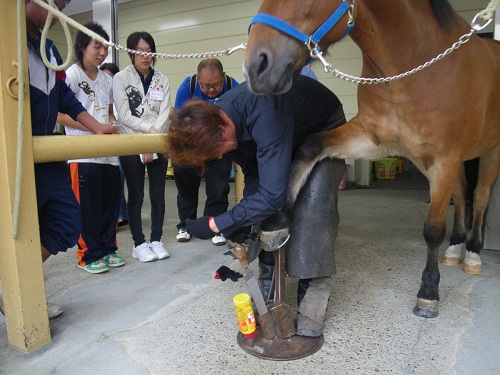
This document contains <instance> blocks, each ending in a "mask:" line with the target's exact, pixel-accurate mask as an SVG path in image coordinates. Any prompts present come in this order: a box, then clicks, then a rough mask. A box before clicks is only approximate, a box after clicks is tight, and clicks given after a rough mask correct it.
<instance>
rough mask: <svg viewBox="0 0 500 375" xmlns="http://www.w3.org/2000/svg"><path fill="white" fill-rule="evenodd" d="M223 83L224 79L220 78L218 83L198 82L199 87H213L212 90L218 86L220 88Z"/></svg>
mask: <svg viewBox="0 0 500 375" xmlns="http://www.w3.org/2000/svg"><path fill="white" fill-rule="evenodd" d="M223 84H224V79H221V80H220V82H218V83H214V84H213V85H206V84H204V83H201V82H200V87H201V88H202V89H203V90H210V89H214V90H217V89H218V88H220V87H221V86H222V85H223Z"/></svg>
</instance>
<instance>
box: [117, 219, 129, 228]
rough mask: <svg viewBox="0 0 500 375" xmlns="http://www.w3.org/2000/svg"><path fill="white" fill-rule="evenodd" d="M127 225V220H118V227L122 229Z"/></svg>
mask: <svg viewBox="0 0 500 375" xmlns="http://www.w3.org/2000/svg"><path fill="white" fill-rule="evenodd" d="M127 224H128V220H127V219H123V220H118V226H119V227H123V226H125V225H127Z"/></svg>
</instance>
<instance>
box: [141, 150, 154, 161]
mask: <svg viewBox="0 0 500 375" xmlns="http://www.w3.org/2000/svg"><path fill="white" fill-rule="evenodd" d="M153 160H154V158H153V153H149V154H141V161H142V164H146V163H151V162H152V161H153Z"/></svg>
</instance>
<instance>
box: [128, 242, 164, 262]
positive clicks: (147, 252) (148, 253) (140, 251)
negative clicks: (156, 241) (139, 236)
mask: <svg viewBox="0 0 500 375" xmlns="http://www.w3.org/2000/svg"><path fill="white" fill-rule="evenodd" d="M132 256H133V257H134V258H135V259H139V260H140V261H141V262H152V261H153V260H157V259H158V256H157V255H156V254H155V252H154V251H153V250H151V248H150V247H149V244H148V243H146V242H144V243H143V244H140V245H139V246H137V247H134V248H133V250H132Z"/></svg>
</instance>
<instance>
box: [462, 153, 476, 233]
mask: <svg viewBox="0 0 500 375" xmlns="http://www.w3.org/2000/svg"><path fill="white" fill-rule="evenodd" d="M464 169H465V179H466V180H467V187H466V192H465V198H466V204H465V218H464V221H465V228H466V229H467V230H468V231H469V230H470V229H471V228H472V220H473V219H474V190H475V189H476V185H477V179H478V174H479V158H475V159H472V160H466V161H464Z"/></svg>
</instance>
